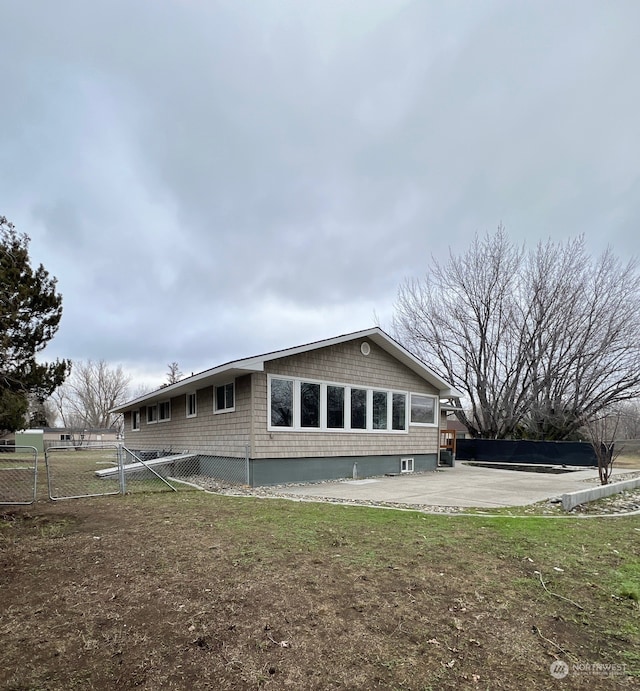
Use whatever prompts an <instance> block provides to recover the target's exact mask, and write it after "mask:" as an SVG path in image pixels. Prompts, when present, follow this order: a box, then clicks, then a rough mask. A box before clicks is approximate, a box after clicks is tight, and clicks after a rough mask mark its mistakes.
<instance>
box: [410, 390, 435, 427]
mask: <svg viewBox="0 0 640 691" xmlns="http://www.w3.org/2000/svg"><path fill="white" fill-rule="evenodd" d="M436 400H437V399H436V397H435V396H429V395H427V394H417V393H412V394H411V424H412V425H435V424H436Z"/></svg>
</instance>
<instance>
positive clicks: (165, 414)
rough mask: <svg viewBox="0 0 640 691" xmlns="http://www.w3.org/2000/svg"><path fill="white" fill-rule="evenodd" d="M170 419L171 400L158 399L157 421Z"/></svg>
mask: <svg viewBox="0 0 640 691" xmlns="http://www.w3.org/2000/svg"><path fill="white" fill-rule="evenodd" d="M167 420H171V401H160V403H158V422H166V421H167Z"/></svg>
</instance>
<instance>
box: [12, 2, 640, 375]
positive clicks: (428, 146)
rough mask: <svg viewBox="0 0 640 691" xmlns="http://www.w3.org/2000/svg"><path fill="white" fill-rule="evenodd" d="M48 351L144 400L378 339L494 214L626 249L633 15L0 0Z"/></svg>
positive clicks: (426, 5) (554, 5)
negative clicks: (102, 366) (91, 364)
mask: <svg viewBox="0 0 640 691" xmlns="http://www.w3.org/2000/svg"><path fill="white" fill-rule="evenodd" d="M0 26H2V58H1V60H2V67H1V69H0V93H1V94H2V107H1V108H0V214H3V215H5V216H7V217H8V218H9V220H11V221H13V223H15V225H16V226H17V228H18V230H20V231H24V232H26V233H28V234H29V235H30V237H31V239H32V240H31V246H30V250H31V257H32V262H33V263H34V264H37V263H40V262H42V263H44V265H45V267H46V268H47V269H48V270H49V271H50V272H51V273H52V274H53V275H55V276H57V278H58V281H59V283H58V286H59V289H60V292H61V293H62V295H63V306H64V315H63V318H62V322H61V327H60V330H59V332H58V334H57V335H56V337H55V339H54V340H53V341H52V342H51V345H50V346H49V347H48V348H47V350H46V351H45V353H46V357H47V358H55V357H68V358H71V359H74V360H77V359H89V358H91V359H96V360H97V359H105V360H107V361H108V362H110V363H113V364H122V365H123V367H124V368H125V369H126V370H127V371H129V372H131V373H132V374H133V375H134V376H135V377H137V378H138V379H146V380H147V381H151V382H153V381H154V378H155V383H157V384H160V383H161V382H162V380H163V379H164V377H165V373H166V371H167V363H169V362H172V361H177V362H178V363H179V364H180V367H181V369H182V371H183V372H184V373H186V374H190V373H191V372H192V371H199V370H202V369H205V368H207V367H212V366H215V365H218V364H221V363H223V362H225V361H227V360H230V359H235V358H239V357H245V356H250V355H256V354H259V353H262V352H266V351H269V350H273V349H277V348H284V347H289V346H294V345H299V344H302V343H306V342H309V341H312V340H316V339H319V338H328V337H331V336H336V335H339V334H342V333H346V332H349V331H355V330H358V329H363V328H368V327H370V326H373V325H374V322H375V316H374V314H377V316H378V318H379V320H380V322H381V324H382V326H383V327H384V326H386V325H388V323H389V322H390V318H391V315H392V311H393V303H394V300H395V297H396V291H397V288H398V285H399V284H400V283H401V282H402V280H403V279H404V278H406V277H409V276H419V275H422V274H423V273H424V272H426V271H428V268H429V265H430V262H431V261H432V257H435V258H437V259H442V258H445V257H446V255H447V252H448V250H449V247H453V248H461V249H465V248H466V247H467V246H468V243H469V241H470V239H472V238H473V236H474V234H475V233H476V232H479V233H484V232H485V231H493V230H494V229H495V228H496V227H497V225H498V223H499V222H500V221H502V222H503V223H504V225H505V226H506V228H507V231H508V232H509V234H510V236H511V237H513V238H514V239H517V240H524V239H526V241H527V243H530V244H535V242H536V241H537V240H539V239H547V238H553V239H557V240H562V239H565V238H568V237H571V236H576V235H579V234H581V233H584V235H585V237H586V240H587V245H588V247H589V249H590V250H591V251H592V252H593V253H594V254H596V253H599V252H601V251H602V250H603V249H604V248H605V247H606V245H607V244H610V245H611V246H612V247H613V249H614V250H615V251H616V253H617V254H619V255H621V256H622V257H625V258H626V257H630V256H634V255H637V254H639V246H640V235H639V232H638V231H639V221H640V173H639V169H640V125H639V123H640V40H638V27H640V2H638V0H628V1H626V2H625V1H623V0H606V1H605V0H597V1H592V0H580V1H579V2H578V1H577V0H571V1H563V0H549V1H545V0H531V1H530V2H524V1H518V0H486V1H482V2H480V1H478V0H470V1H468V2H456V1H454V0H446V1H445V0H438V1H437V2H435V1H433V2H432V1H429V0H413V1H411V0H223V1H219V2H216V1H215V0H90V1H88V0H75V1H71V0H56V1H55V2H52V1H51V0H0Z"/></svg>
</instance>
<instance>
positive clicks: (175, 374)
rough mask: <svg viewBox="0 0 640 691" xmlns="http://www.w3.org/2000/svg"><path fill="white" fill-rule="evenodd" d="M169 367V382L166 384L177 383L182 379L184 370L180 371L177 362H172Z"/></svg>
mask: <svg viewBox="0 0 640 691" xmlns="http://www.w3.org/2000/svg"><path fill="white" fill-rule="evenodd" d="M167 367H168V368H169V370H168V372H167V382H166V386H170V385H171V384H177V383H178V382H179V381H180V380H181V379H182V372H181V371H180V366H179V365H178V363H177V362H170V363H169V364H168V365H167Z"/></svg>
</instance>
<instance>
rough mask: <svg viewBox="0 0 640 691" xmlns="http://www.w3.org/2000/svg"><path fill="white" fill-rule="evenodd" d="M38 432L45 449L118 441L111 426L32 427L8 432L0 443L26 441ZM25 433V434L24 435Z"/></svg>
mask: <svg viewBox="0 0 640 691" xmlns="http://www.w3.org/2000/svg"><path fill="white" fill-rule="evenodd" d="M33 433H38V435H41V438H42V446H43V448H44V449H45V450H46V449H48V448H49V447H51V446H83V445H85V446H86V445H87V444H92V445H95V444H113V443H115V442H116V441H118V430H116V429H113V428H111V427H109V428H106V429H103V428H96V427H34V428H31V429H28V430H22V431H19V432H10V433H8V434H5V435H4V436H3V437H2V438H0V445H14V444H18V445H20V444H22V443H26V442H25V441H23V440H24V439H26V438H27V437H31V436H33ZM25 435H26V436H25Z"/></svg>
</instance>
